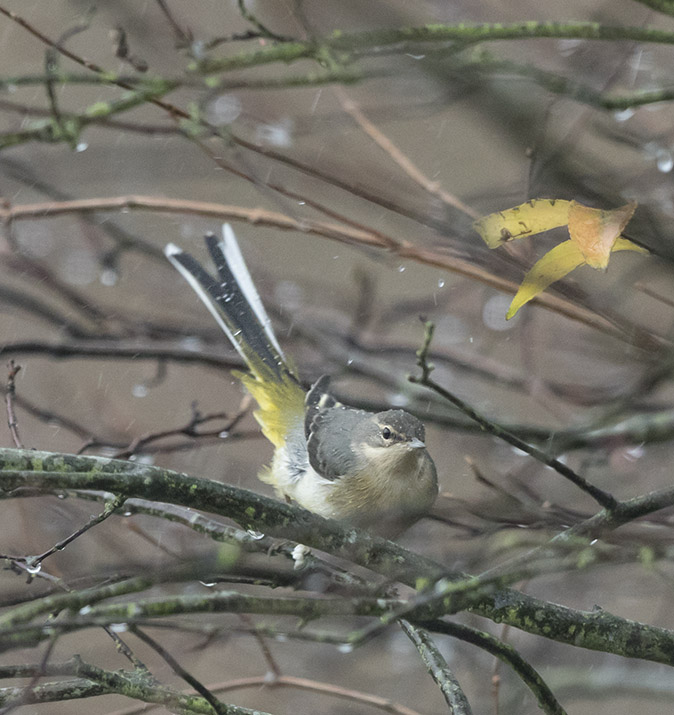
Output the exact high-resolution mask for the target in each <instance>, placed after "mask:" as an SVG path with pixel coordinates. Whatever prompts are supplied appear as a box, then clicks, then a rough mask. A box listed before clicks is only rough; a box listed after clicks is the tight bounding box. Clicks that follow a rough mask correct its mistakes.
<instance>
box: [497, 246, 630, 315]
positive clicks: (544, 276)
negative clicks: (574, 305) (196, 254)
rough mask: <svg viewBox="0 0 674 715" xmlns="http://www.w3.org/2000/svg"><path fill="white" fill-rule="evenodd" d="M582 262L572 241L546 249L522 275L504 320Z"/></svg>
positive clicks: (579, 251) (583, 258) (583, 261)
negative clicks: (520, 282)
mask: <svg viewBox="0 0 674 715" xmlns="http://www.w3.org/2000/svg"><path fill="white" fill-rule="evenodd" d="M623 240H625V239H623ZM632 245H635V244H632ZM621 250H624V249H621ZM583 263H585V256H583V252H582V251H581V250H580V248H579V247H578V245H577V244H575V243H574V242H573V241H563V242H562V243H560V244H558V245H557V246H555V247H554V248H553V249H551V250H550V251H548V252H547V253H546V254H545V255H544V256H543V258H541V259H540V260H539V261H537V262H536V263H534V265H533V267H532V268H531V270H530V271H529V272H528V273H527V274H526V276H524V280H523V281H522V285H521V286H520V288H519V290H518V291H517V293H516V294H515V297H514V298H513V302H512V303H511V304H510V308H508V312H507V313H506V320H510V318H512V317H513V316H514V315H515V313H517V311H518V310H519V309H520V308H521V307H522V306H523V305H524V304H525V303H528V302H529V301H530V300H531V299H532V298H534V297H536V296H537V295H538V294H539V293H542V292H543V291H544V290H545V289H546V288H547V287H548V286H549V285H550V284H552V283H554V282H555V281H558V280H559V279H560V278H563V277H564V276H565V275H566V274H567V273H570V272H571V271H572V270H573V269H574V268H578V266H580V265H582V264H583Z"/></svg>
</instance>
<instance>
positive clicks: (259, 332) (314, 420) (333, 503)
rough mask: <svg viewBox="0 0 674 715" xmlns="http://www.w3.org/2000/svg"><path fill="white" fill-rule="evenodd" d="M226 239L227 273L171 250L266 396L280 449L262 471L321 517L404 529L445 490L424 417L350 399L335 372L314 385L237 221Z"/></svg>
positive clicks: (264, 406)
mask: <svg viewBox="0 0 674 715" xmlns="http://www.w3.org/2000/svg"><path fill="white" fill-rule="evenodd" d="M223 239H224V240H223V241H222V242H218V240H217V239H216V237H215V236H214V235H213V234H209V235H207V236H206V246H207V247H208V251H209V253H210V255H211V258H212V259H213V263H214V264H215V268H216V270H217V277H213V276H211V275H210V274H209V273H207V272H206V271H205V270H204V268H203V267H202V266H201V265H200V264H199V263H198V262H197V261H196V260H195V259H194V258H193V257H192V256H191V255H189V254H188V253H185V252H183V251H182V250H181V249H180V248H178V247H177V246H175V245H174V244H172V243H171V244H169V245H167V246H166V249H165V253H166V256H167V258H168V259H169V261H171V263H172V264H173V265H174V266H175V267H176V268H177V270H178V271H179V272H180V273H181V274H182V276H183V277H184V278H185V280H186V281H187V282H188V283H189V284H190V285H191V286H192V288H193V289H194V290H195V291H196V293H197V295H198V296H199V298H201V300H202V301H203V302H204V303H205V305H206V307H207V308H208V309H209V310H210V312H211V313H212V314H213V317H214V318H215V319H216V320H217V322H218V324H219V325H220V327H221V328H222V329H223V330H224V331H225V333H226V334H227V336H228V338H229V339H230V341H231V343H232V345H233V346H234V347H235V348H236V350H237V352H238V353H239V355H240V356H241V357H242V358H243V360H244V362H245V363H246V366H247V367H248V372H247V373H234V374H235V375H236V376H237V377H238V378H239V379H240V380H241V382H242V383H243V384H244V386H245V387H246V389H247V390H248V392H250V394H251V395H252V396H253V397H254V398H255V400H256V401H257V403H258V405H259V409H258V410H257V411H256V412H255V417H256V419H257V421H258V422H259V423H260V425H261V427H262V432H263V434H264V435H265V437H267V439H268V440H269V441H270V442H271V443H272V444H273V445H274V447H275V448H276V449H275V452H274V457H273V460H272V463H271V465H270V466H269V467H267V468H265V469H264V470H263V471H262V472H261V473H260V475H259V476H260V479H261V480H262V481H263V482H267V483H268V484H272V485H273V486H274V488H275V490H276V492H277V494H278V495H279V496H281V497H283V498H285V499H286V500H294V501H296V502H297V503H298V504H299V505H300V506H303V507H304V508H305V509H308V510H309V511H312V512H314V513H316V514H320V515H321V516H324V517H328V518H332V519H338V520H340V521H343V522H346V523H348V524H352V525H354V526H358V527H361V528H365V529H368V530H370V531H372V532H374V533H377V534H379V535H382V536H387V537H391V536H395V535H396V534H399V533H400V532H401V531H403V530H404V529H406V528H407V527H408V526H410V525H411V524H412V523H414V522H415V521H417V520H418V519H419V518H420V517H422V516H423V515H424V514H426V513H427V512H428V510H429V509H430V508H431V506H432V504H433V502H434V500H435V497H436V496H437V494H438V481H437V475H436V471H435V465H434V463H433V460H432V459H431V457H430V455H429V454H428V451H427V450H426V445H425V444H424V426H423V424H422V423H421V422H420V421H419V420H418V419H417V418H416V417H414V416H413V415H411V414H409V413H408V412H405V411H404V410H386V411H385V412H377V413H372V412H366V411H364V410H358V409H354V408H351V407H347V406H345V405H342V404H340V403H339V402H337V400H335V398H334V397H332V395H331V394H330V393H329V392H328V382H329V379H328V377H327V376H323V377H321V378H320V379H319V380H318V381H317V382H316V383H315V384H314V385H313V386H312V387H311V388H310V390H309V391H308V392H307V393H306V394H305V391H304V389H303V388H302V385H301V384H300V381H299V379H298V378H297V374H296V372H295V369H294V368H293V367H292V365H291V364H290V362H289V361H288V360H287V359H286V358H285V356H284V354H283V351H282V350H281V347H280V346H279V343H278V340H277V339H276V336H275V335H274V332H273V330H272V326H271V321H270V320H269V316H268V315H267V313H266V311H265V309H264V307H263V305H262V301H261V300H260V296H259V295H258V292H257V290H256V289H255V285H254V284H253V281H252V279H251V277H250V273H249V272H248V268H247V267H246V264H245V262H244V260H243V257H242V255H241V251H240V250H239V246H238V244H237V241H236V238H235V236H234V232H233V231H232V229H231V227H230V226H229V224H225V225H224V226H223Z"/></svg>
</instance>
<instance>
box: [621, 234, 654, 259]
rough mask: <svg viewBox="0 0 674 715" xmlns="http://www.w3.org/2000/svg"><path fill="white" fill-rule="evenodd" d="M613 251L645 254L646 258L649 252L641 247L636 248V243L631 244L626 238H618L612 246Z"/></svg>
mask: <svg viewBox="0 0 674 715" xmlns="http://www.w3.org/2000/svg"><path fill="white" fill-rule="evenodd" d="M612 250H613V251H636V252H637V253H645V254H646V255H647V256H648V255H650V253H651V252H650V251H649V250H648V249H647V248H643V247H642V246H637V244H636V243H632V241H630V240H629V239H628V238H623V237H622V236H618V238H616V241H615V243H614V244H613V249H612Z"/></svg>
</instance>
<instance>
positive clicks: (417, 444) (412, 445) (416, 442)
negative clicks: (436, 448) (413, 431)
mask: <svg viewBox="0 0 674 715" xmlns="http://www.w3.org/2000/svg"><path fill="white" fill-rule="evenodd" d="M407 446H408V447H409V449H424V448H425V447H426V445H425V443H424V442H422V441H421V440H420V439H417V438H416V437H415V438H414V439H411V440H410V441H409V442H408V443H407Z"/></svg>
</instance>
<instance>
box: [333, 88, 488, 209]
mask: <svg viewBox="0 0 674 715" xmlns="http://www.w3.org/2000/svg"><path fill="white" fill-rule="evenodd" d="M332 91H333V92H334V93H335V95H336V96H337V99H338V100H339V103H340V104H341V105H342V109H343V110H344V111H345V112H346V113H347V114H348V115H349V116H350V117H351V118H352V119H353V120H354V121H355V122H356V123H357V124H358V126H359V127H360V128H361V129H362V130H363V131H364V132H365V133H366V134H367V135H368V136H369V137H370V139H372V141H374V142H375V143H376V144H377V145H378V146H379V147H381V149H383V150H384V151H385V152H386V153H387V154H388V155H389V156H390V157H391V159H392V160H393V161H394V162H395V163H396V164H397V165H398V166H399V167H400V168H401V169H402V170H403V171H404V172H405V173H406V174H407V175H408V176H409V177H410V178H411V179H412V180H413V181H415V182H416V183H417V184H419V186H421V187H422V188H423V189H425V190H426V191H427V192H428V193H429V194H431V195H432V196H435V197H436V198H438V199H440V200H441V201H443V202H444V203H446V204H448V205H449V206H452V207H453V208H455V209H458V210H459V211H461V212H462V213H465V214H467V215H468V216H470V217H471V218H473V219H477V218H479V217H480V214H479V213H478V212H477V211H475V209H472V208H471V207H470V206H468V205H467V204H465V203H464V202H463V201H461V199H459V198H457V197H456V196H454V195H453V194H450V193H449V192H448V191H445V190H444V189H443V188H442V187H441V186H440V184H439V183H438V182H437V181H431V180H430V179H429V178H428V177H427V176H426V175H425V174H424V173H423V172H422V171H421V169H419V167H417V166H416V164H414V163H413V162H412V160H411V159H410V158H409V157H408V156H406V155H405V154H404V153H403V152H402V151H401V150H400V148H399V147H398V146H396V145H395V144H394V143H393V142H392V141H391V140H390V139H389V138H388V137H387V136H386V135H385V134H384V133H383V132H382V131H381V130H380V129H378V128H377V127H376V126H375V125H374V124H373V123H372V122H371V121H370V120H369V119H368V118H367V117H366V116H365V114H363V112H362V111H361V109H360V107H359V106H358V105H357V104H356V103H355V102H354V101H353V100H352V99H351V98H350V97H349V95H348V94H347V93H346V92H345V91H344V89H343V88H342V87H339V86H334V87H333V88H332Z"/></svg>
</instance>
